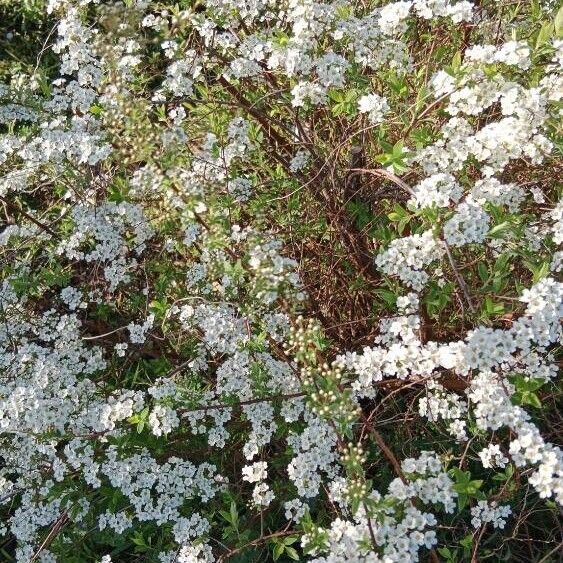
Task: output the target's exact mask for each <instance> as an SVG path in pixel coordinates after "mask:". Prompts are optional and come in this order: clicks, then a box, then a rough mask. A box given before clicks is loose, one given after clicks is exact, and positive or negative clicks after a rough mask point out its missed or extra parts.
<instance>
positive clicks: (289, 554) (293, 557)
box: [285, 547, 299, 561]
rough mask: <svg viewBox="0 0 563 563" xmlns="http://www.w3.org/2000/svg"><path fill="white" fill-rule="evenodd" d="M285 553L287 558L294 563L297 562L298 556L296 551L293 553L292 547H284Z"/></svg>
mask: <svg viewBox="0 0 563 563" xmlns="http://www.w3.org/2000/svg"><path fill="white" fill-rule="evenodd" d="M285 552H286V553H287V555H288V556H289V557H291V559H293V560H294V561H299V555H298V553H297V551H295V549H294V548H293V547H286V548H285Z"/></svg>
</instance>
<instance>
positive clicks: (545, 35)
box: [536, 22, 554, 49]
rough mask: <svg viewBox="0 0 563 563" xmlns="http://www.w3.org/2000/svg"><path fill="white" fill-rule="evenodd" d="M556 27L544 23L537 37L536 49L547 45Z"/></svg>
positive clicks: (549, 23)
mask: <svg viewBox="0 0 563 563" xmlns="http://www.w3.org/2000/svg"><path fill="white" fill-rule="evenodd" d="M553 31H554V25H553V24H552V23H551V22H547V23H544V24H543V25H542V26H541V28H540V30H539V32H538V36H537V37H536V49H538V48H539V47H541V46H542V45H544V44H545V43H547V42H548V41H549V40H550V39H551V36H552V35H553Z"/></svg>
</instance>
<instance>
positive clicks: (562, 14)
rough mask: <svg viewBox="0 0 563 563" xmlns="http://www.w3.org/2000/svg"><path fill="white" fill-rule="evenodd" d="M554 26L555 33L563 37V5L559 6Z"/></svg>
mask: <svg viewBox="0 0 563 563" xmlns="http://www.w3.org/2000/svg"><path fill="white" fill-rule="evenodd" d="M553 27H554V28H555V35H556V36H557V37H559V38H561V37H563V6H561V7H560V8H559V11H558V12H557V15H556V16H555V21H554V23H553Z"/></svg>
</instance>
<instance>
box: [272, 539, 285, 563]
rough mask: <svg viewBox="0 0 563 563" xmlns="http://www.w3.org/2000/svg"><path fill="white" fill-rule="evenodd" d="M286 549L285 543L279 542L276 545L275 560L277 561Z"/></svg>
mask: <svg viewBox="0 0 563 563" xmlns="http://www.w3.org/2000/svg"><path fill="white" fill-rule="evenodd" d="M284 550H285V545H284V544H283V543H277V544H276V545H275V546H274V561H277V560H278V559H279V558H280V556H281V554H282V553H283V552H284Z"/></svg>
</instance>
